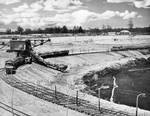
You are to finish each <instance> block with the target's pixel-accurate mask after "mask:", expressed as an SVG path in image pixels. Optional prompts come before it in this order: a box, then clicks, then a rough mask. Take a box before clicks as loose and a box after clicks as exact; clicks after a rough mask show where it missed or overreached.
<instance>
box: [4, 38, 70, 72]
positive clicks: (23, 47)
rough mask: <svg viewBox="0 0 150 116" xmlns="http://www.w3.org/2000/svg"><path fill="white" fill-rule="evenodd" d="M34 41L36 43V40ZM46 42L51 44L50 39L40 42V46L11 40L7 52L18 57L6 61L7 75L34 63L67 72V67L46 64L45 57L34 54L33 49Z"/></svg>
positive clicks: (25, 41) (26, 41)
mask: <svg viewBox="0 0 150 116" xmlns="http://www.w3.org/2000/svg"><path fill="white" fill-rule="evenodd" d="M33 41H34V42H35V40H33ZM46 42H50V39H48V40H40V43H39V44H32V43H31V40H18V39H14V38H13V39H12V40H10V42H9V43H10V49H9V50H7V52H15V53H17V55H16V58H14V59H10V60H7V61H5V69H6V74H15V73H16V70H17V68H18V67H19V66H21V65H24V64H31V63H32V62H35V63H38V64H40V65H44V66H46V67H49V68H52V69H54V70H58V71H61V72H65V70H66V69H67V67H68V66H67V65H64V64H54V63H50V62H46V61H45V60H44V59H43V57H41V56H40V55H38V54H37V53H36V52H34V50H33V47H37V46H39V45H43V44H44V43H46ZM58 52H59V51H58Z"/></svg>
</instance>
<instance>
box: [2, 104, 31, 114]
mask: <svg viewBox="0 0 150 116" xmlns="http://www.w3.org/2000/svg"><path fill="white" fill-rule="evenodd" d="M0 108H2V109H4V110H6V111H8V112H10V113H13V114H14V116H31V115H28V114H26V113H24V112H22V111H19V110H17V109H15V108H12V107H11V106H9V105H7V104H5V103H3V102H0Z"/></svg>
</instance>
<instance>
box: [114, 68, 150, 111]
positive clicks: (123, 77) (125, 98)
mask: <svg viewBox="0 0 150 116" xmlns="http://www.w3.org/2000/svg"><path fill="white" fill-rule="evenodd" d="M116 83H117V85H118V88H116V91H115V95H114V102H116V103H120V104H126V105H130V106H135V105H136V104H135V101H136V97H137V95H138V94H140V93H146V97H144V98H142V97H140V98H139V107H140V108H142V109H146V110H150V69H149V68H144V69H143V68H138V69H131V70H128V71H122V72H120V73H118V74H117V75H116Z"/></svg>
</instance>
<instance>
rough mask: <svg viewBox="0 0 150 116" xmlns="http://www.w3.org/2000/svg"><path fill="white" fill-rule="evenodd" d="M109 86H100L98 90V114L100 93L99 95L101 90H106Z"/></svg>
mask: <svg viewBox="0 0 150 116" xmlns="http://www.w3.org/2000/svg"><path fill="white" fill-rule="evenodd" d="M108 88H109V86H103V84H102V86H101V87H100V88H98V109H99V112H100V111H101V108H100V93H101V89H108Z"/></svg>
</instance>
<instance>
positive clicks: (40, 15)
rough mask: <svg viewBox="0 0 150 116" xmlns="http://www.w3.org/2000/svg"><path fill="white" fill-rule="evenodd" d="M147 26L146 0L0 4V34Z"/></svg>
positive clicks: (9, 0) (4, 0) (5, 0)
mask: <svg viewBox="0 0 150 116" xmlns="http://www.w3.org/2000/svg"><path fill="white" fill-rule="evenodd" d="M131 19H132V21H133V23H134V27H144V26H149V25H150V0H0V30H6V29H8V28H11V29H16V28H17V26H21V27H23V28H31V29H37V28H45V27H53V26H64V25H66V26H68V27H70V28H72V27H73V26H82V27H84V28H102V26H103V25H110V26H111V27H112V28H121V27H128V22H129V20H131Z"/></svg>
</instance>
